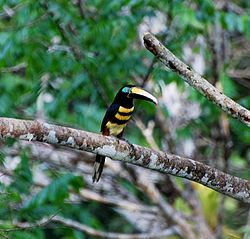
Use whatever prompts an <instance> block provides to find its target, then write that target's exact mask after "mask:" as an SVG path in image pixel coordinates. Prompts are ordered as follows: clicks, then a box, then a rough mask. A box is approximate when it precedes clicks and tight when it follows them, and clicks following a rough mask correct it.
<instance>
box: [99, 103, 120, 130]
mask: <svg viewBox="0 0 250 239" xmlns="http://www.w3.org/2000/svg"><path fill="white" fill-rule="evenodd" d="M118 110H119V105H118V104H111V105H110V106H109V108H108V109H107V111H106V114H105V116H104V118H103V120H102V127H101V132H103V131H104V128H105V126H106V124H107V122H108V121H109V120H111V119H112V118H114V117H115V114H116V113H117V112H118Z"/></svg>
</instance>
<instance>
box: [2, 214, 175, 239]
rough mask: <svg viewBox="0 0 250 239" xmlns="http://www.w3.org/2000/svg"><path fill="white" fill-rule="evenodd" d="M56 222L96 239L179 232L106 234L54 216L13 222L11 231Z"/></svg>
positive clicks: (142, 237) (147, 237)
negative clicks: (31, 220)
mask: <svg viewBox="0 0 250 239" xmlns="http://www.w3.org/2000/svg"><path fill="white" fill-rule="evenodd" d="M51 222H55V223H60V224H62V225H64V226H65V227H68V228H71V229H75V230H78V231H81V232H84V233H86V234H88V235H91V236H95V237H103V238H115V239H151V238H152V239H153V238H165V237H168V236H172V235H175V234H176V232H177V231H178V227H175V226H173V227H170V228H168V229H166V230H163V231H162V232H159V233H153V234H150V233H141V234H122V233H114V232H104V231H98V230H96V229H94V228H92V227H89V226H87V225H85V224H82V223H79V222H77V221H73V220H71V219H66V218H63V217H60V216H55V215H54V216H53V217H50V218H43V219H42V220H41V221H39V222H37V223H35V224H33V223H29V222H13V225H14V226H16V228H11V229H9V231H17V230H20V229H21V230H26V229H33V228H35V227H44V226H45V225H47V224H48V223H51ZM2 231H3V232H9V231H8V229H2Z"/></svg>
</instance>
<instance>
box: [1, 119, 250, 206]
mask: <svg viewBox="0 0 250 239" xmlns="http://www.w3.org/2000/svg"><path fill="white" fill-rule="evenodd" d="M7 137H12V138H16V139H22V140H29V141H40V142H45V143H50V144H58V145H63V146H67V147H71V148H74V149H79V150H84V151H88V152H92V153H98V154H100V155H104V156H107V157H110V158H112V159H114V160H120V161H124V162H128V163H132V164H135V165H138V166H142V167H145V168H149V169H152V170H156V171H159V172H163V173H168V174H172V175H175V176H178V177H182V178H186V179H189V180H192V181H195V182H198V183H200V184H203V185H204V186H207V187H209V188H212V189H214V190H216V191H218V192H220V193H223V194H225V195H227V196H230V197H233V198H235V199H237V200H240V201H243V202H248V203H250V181H248V180H244V179H241V178H238V177H235V176H232V175H230V174H226V173H223V172H221V171H220V170H217V169H215V168H212V167H209V166H207V165H205V164H202V163H200V162H197V161H194V160H191V159H188V158H184V157H180V156H178V155H172V154H168V153H164V152H158V151H155V150H152V149H149V148H144V147H141V146H139V145H134V144H129V143H128V142H126V141H123V140H119V139H117V138H114V137H108V136H102V135H99V134H95V133H90V132H86V131H83V130H77V129H72V128H68V127H62V126H58V125H52V124H48V123H45V122H41V121H31V120H17V119H10V118H0V138H7Z"/></svg>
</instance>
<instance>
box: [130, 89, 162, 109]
mask: <svg viewBox="0 0 250 239" xmlns="http://www.w3.org/2000/svg"><path fill="white" fill-rule="evenodd" d="M128 97H131V98H134V99H141V100H148V101H151V102H153V103H154V104H156V105H157V104H158V101H157V99H156V98H155V97H154V96H153V95H151V94H150V93H149V92H147V91H145V90H143V89H141V88H138V87H132V88H131V91H130V93H129V95H128Z"/></svg>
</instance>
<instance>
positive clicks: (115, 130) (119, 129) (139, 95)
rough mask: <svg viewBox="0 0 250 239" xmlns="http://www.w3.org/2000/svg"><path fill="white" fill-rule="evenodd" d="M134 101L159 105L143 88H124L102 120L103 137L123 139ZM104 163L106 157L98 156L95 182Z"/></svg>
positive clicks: (95, 166) (94, 176)
mask: <svg viewBox="0 0 250 239" xmlns="http://www.w3.org/2000/svg"><path fill="white" fill-rule="evenodd" d="M134 99H141V100H147V101H151V102H153V103H154V104H156V105H157V99H156V98H155V97H154V96H153V95H151V94H150V93H149V92H147V91H145V90H143V89H142V88H139V87H136V86H134V85H126V86H123V87H122V88H121V89H120V90H119V91H118V93H117V94H116V96H115V99H114V101H113V103H112V104H111V105H110V106H109V108H108V109H107V111H106V114H105V116H104V118H103V120H102V126H101V132H102V135H106V136H108V135H112V136H115V137H118V138H121V137H122V135H123V131H124V128H125V127H126V125H127V123H128V121H129V119H130V118H131V115H132V113H133V111H134V104H133V100H134ZM104 163H105V156H102V155H99V154H97V155H96V160H95V164H94V172H93V176H92V179H93V182H98V181H99V179H100V177H101V174H102V170H103V166H104Z"/></svg>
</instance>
